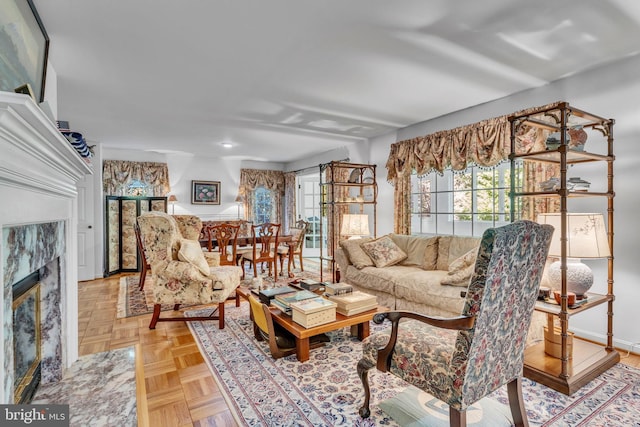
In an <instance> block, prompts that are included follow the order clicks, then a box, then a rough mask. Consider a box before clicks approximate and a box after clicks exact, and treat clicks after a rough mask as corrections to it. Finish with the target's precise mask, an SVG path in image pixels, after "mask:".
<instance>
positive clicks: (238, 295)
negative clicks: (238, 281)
mask: <svg viewBox="0 0 640 427" xmlns="http://www.w3.org/2000/svg"><path fill="white" fill-rule="evenodd" d="M236 307H240V294H239V293H238V292H237V291H236Z"/></svg>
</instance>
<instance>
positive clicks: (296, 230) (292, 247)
mask: <svg viewBox="0 0 640 427" xmlns="http://www.w3.org/2000/svg"><path fill="white" fill-rule="evenodd" d="M308 225H309V223H308V222H306V221H304V220H302V219H301V220H299V221H298V222H296V226H295V227H291V228H289V230H290V234H291V241H290V242H287V243H284V244H280V245H279V246H278V259H279V261H280V271H281V272H282V271H284V259H285V258H287V259H288V260H289V262H288V265H287V273H288V274H289V277H291V274H292V273H291V267H293V268H296V261H295V258H296V256H297V257H298V260H299V261H300V271H304V264H303V263H302V249H303V247H304V238H305V235H306V233H307V226H308Z"/></svg>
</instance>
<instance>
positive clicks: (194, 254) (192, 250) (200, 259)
mask: <svg viewBox="0 0 640 427" xmlns="http://www.w3.org/2000/svg"><path fill="white" fill-rule="evenodd" d="M178 259H179V260H180V261H184V262H188V263H189V264H191V265H193V266H194V267H196V268H197V269H198V270H200V272H201V273H202V274H204V275H205V276H208V275H209V274H211V271H210V270H209V263H207V259H206V258H205V257H204V253H202V248H201V247H200V242H198V241H197V240H189V239H180V250H179V251H178Z"/></svg>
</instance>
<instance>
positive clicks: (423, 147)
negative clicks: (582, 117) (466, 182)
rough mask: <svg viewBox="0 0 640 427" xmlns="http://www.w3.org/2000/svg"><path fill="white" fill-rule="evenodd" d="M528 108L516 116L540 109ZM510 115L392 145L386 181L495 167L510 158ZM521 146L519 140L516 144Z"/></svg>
mask: <svg viewBox="0 0 640 427" xmlns="http://www.w3.org/2000/svg"><path fill="white" fill-rule="evenodd" d="M559 103H560V102H555V103H553V104H549V105H547V106H544V107H535V108H528V109H526V110H522V111H519V112H518V113H516V114H526V113H527V111H534V110H538V109H540V108H546V107H552V106H554V105H557V104H559ZM510 115H511V114H509V115H504V116H499V117H494V118H492V119H487V120H483V121H481V122H477V123H474V124H470V125H466V126H460V127H457V128H454V129H449V130H443V131H439V132H436V133H432V134H430V135H425V136H419V137H416V138H412V139H408V140H405V141H400V142H396V143H395V144H392V145H391V150H390V152H389V159H388V160H387V165H386V166H387V171H388V172H387V180H388V181H389V182H391V183H395V182H396V179H397V178H398V177H400V176H402V175H404V174H407V175H411V173H412V172H414V171H415V172H416V173H417V174H418V175H423V174H426V173H428V172H431V171H432V170H436V171H439V172H442V171H443V170H444V169H445V168H447V167H451V169H453V170H464V169H466V168H467V164H469V163H471V164H476V165H478V166H486V167H492V166H495V165H497V164H498V163H500V162H501V161H503V160H506V159H507V158H508V157H509V153H510V151H511V150H510V139H509V138H510V137H509V135H510V131H509V116H510ZM516 143H518V141H516Z"/></svg>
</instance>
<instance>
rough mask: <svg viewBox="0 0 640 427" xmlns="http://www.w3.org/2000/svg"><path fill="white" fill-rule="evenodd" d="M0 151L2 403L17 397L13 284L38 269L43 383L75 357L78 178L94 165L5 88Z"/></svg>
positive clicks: (0, 109)
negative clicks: (0, 154)
mask: <svg viewBox="0 0 640 427" xmlns="http://www.w3.org/2000/svg"><path fill="white" fill-rule="evenodd" d="M0 152H1V153H2V156H0V200H2V205H0V232H1V234H0V235H1V237H2V243H1V245H0V277H1V278H2V284H3V291H2V300H1V301H0V318H1V319H2V322H3V325H2V328H1V330H0V336H1V337H2V343H3V352H2V353H1V354H0V404H6V403H14V390H15V388H16V384H17V383H14V377H15V374H14V363H15V362H14V347H13V338H14V333H15V329H14V316H13V285H14V284H15V283H17V282H19V281H21V280H22V279H24V278H25V277H27V276H29V275H30V274H32V273H34V272H39V275H40V278H39V283H40V291H39V292H40V297H39V301H40V310H39V312H40V322H39V323H40V337H41V343H40V346H39V347H40V356H41V362H40V363H41V381H42V383H45V382H56V381H59V380H60V379H61V378H62V375H63V373H64V370H65V369H66V368H67V367H69V366H71V364H72V363H73V362H74V361H75V360H77V358H78V302H77V301H78V280H77V277H78V275H77V268H78V253H77V248H78V235H77V227H78V223H77V221H78V219H77V217H78V216H77V209H78V208H77V199H78V195H77V191H78V190H77V182H78V181H80V180H81V179H82V178H84V176H85V175H86V174H91V173H92V168H91V166H90V165H88V164H86V163H85V162H84V160H83V159H82V158H81V157H80V156H79V155H78V153H77V152H76V151H75V150H74V149H73V147H72V146H71V145H70V144H69V142H68V141H67V140H66V139H65V138H64V137H63V136H62V135H61V134H60V132H59V131H58V129H57V127H56V125H55V124H54V123H53V122H52V121H51V120H49V118H48V117H47V116H46V115H45V114H44V113H43V112H42V110H40V108H39V107H38V105H37V104H36V103H35V102H34V101H33V100H32V99H31V98H29V97H28V96H26V95H22V94H15V93H10V92H2V91H0ZM33 298H35V297H33ZM34 303H35V300H34ZM34 321H35V320H34ZM18 333H21V332H20V330H19V332H18ZM21 369H22V367H19V370H21Z"/></svg>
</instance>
